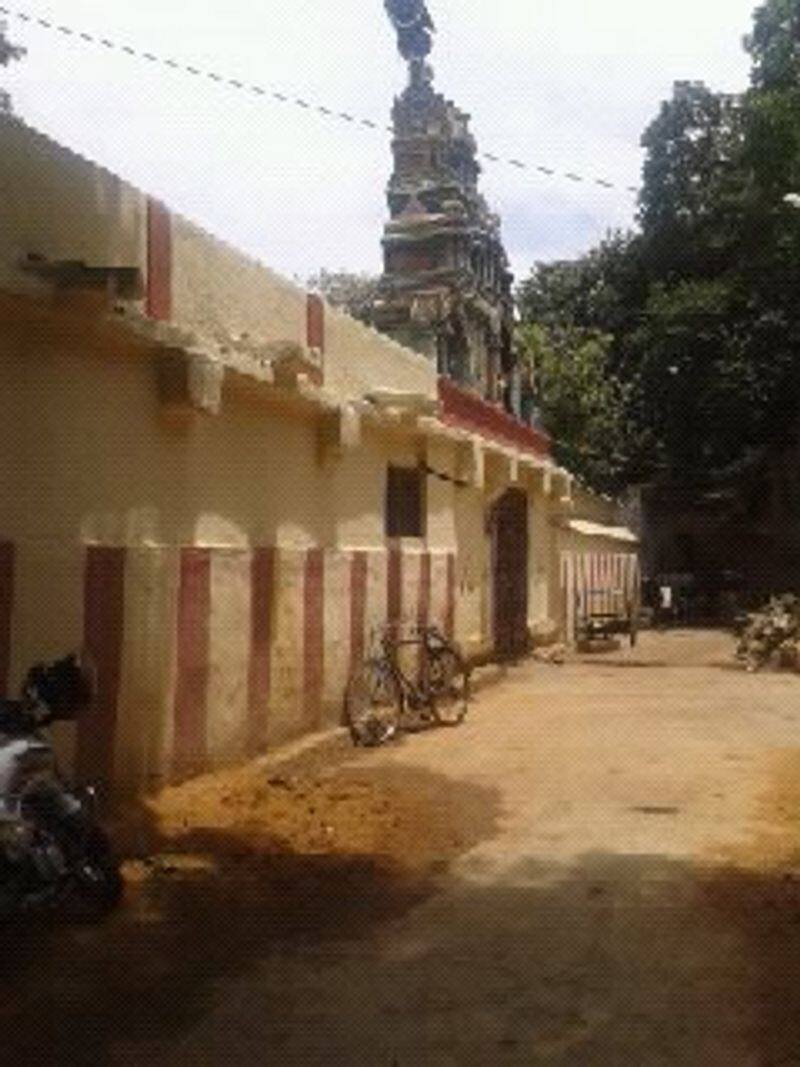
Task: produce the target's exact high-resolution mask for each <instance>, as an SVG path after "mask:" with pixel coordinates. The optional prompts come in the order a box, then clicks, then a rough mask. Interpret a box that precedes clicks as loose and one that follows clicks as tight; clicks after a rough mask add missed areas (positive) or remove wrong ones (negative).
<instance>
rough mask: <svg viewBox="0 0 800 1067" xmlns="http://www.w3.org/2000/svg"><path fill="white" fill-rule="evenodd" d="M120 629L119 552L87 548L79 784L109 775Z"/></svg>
mask: <svg viewBox="0 0 800 1067" xmlns="http://www.w3.org/2000/svg"><path fill="white" fill-rule="evenodd" d="M124 631H125V549H124V548H122V547H118V546H114V545H90V546H89V547H88V548H87V549H86V557H85V569H84V580H83V644H84V649H85V650H86V652H87V653H88V655H89V657H90V658H91V661H92V664H93V666H94V669H95V672H96V692H95V698H94V700H93V702H92V707H91V709H90V710H89V711H88V712H87V713H85V714H84V715H82V716H81V717H80V718H79V719H78V748H77V769H78V775H79V777H80V778H81V779H82V780H83V781H87V782H96V783H101V784H106V785H107V784H108V783H109V782H110V781H111V779H112V777H113V774H114V740H115V736H116V732H117V706H118V701H119V687H120V677H121V674H122V643H123V637H124Z"/></svg>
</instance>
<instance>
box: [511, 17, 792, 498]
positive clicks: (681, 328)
mask: <svg viewBox="0 0 800 1067" xmlns="http://www.w3.org/2000/svg"><path fill="white" fill-rule="evenodd" d="M745 47H746V48H747V49H748V51H749V53H750V56H751V58H752V61H753V66H752V83H751V87H750V89H749V90H748V91H747V92H745V93H744V94H742V95H741V96H738V97H733V96H730V95H727V94H719V93H714V92H713V91H712V90H710V89H709V88H708V87H706V86H705V85H703V84H702V83H700V82H680V83H677V84H676V85H675V87H674V92H673V95H672V97H671V99H670V100H668V101H666V102H665V103H664V104H663V105H662V106H661V108H660V110H659V112H658V114H657V115H656V116H655V118H654V119H653V121H652V122H651V124H650V125H649V126H648V128H647V129H646V130H645V132H644V134H643V137H642V144H643V146H644V148H645V150H646V155H645V163H644V169H643V184H642V191H641V195H640V201H639V214H638V230H637V232H633V233H626V234H620V233H616V234H610V235H608V237H607V238H606V239H605V240H604V241H603V242H601V243H600V245H598V246H597V247H596V248H594V249H592V250H591V251H589V252H588V253H587V254H586V255H584V256H581V257H580V258H579V259H577V260H574V261H571V262H560V263H550V264H536V265H535V267H534V269H533V271H532V273H531V276H530V277H529V278H528V279H527V280H526V281H525V282H524V283H523V284H522V286H521V287H520V290H519V301H520V311H521V315H522V319H523V322H524V323H526V324H528V327H530V326H531V325H532V324H535V325H536V327H537V328H538V329H539V330H541V331H542V334H543V337H544V342H543V344H542V345H540V350H541V351H540V352H539V353H538V355H537V358H539V359H540V360H543V361H544V363H545V364H546V365H547V366H548V368H549V369H548V374H549V376H550V378H551V384H550V386H549V388H550V390H551V395H552V389H553V386H552V378H553V376H554V375H558V374H561V375H562V376H563V378H564V386H563V390H562V397H564V396H569V395H572V396H573V397H574V401H573V402H574V403H575V405H576V411H575V415H574V418H572V419H570V418H567V417H566V416H565V413H564V411H563V407H559V406H556V407H553V408H551V406H550V400H549V399H547V398H546V397H545V398H544V400H543V401H542V402H541V403H540V407H541V413H542V418H543V420H544V422H545V425H546V426H547V427H548V428H549V429H550V430H551V432H554V433H555V434H556V436H558V435H559V434H566V435H567V438H568V440H567V441H566V442H565V444H564V446H563V447H568V448H571V449H572V450H573V451H574V452H576V453H578V452H579V451H580V449H581V448H582V447H589V440H590V438H591V439H592V446H591V447H592V448H594V447H596V438H597V430H596V427H597V426H599V425H601V424H602V420H601V419H599V418H598V419H595V420H594V421H592V420H590V421H589V422H586V421H585V420H584V419H583V415H584V414H585V412H584V402H583V400H582V399H581V398H580V396H577V395H575V388H574V386H575V369H576V363H575V359H576V358H577V362H578V364H581V363H582V362H583V361H584V356H580V357H576V356H575V353H577V352H578V351H580V349H581V345H582V343H583V339H584V338H585V337H586V336H589V335H590V334H591V332H592V331H596V332H597V333H599V334H602V335H603V337H604V338H606V339H607V340H606V341H604V349H605V373H606V374H607V375H608V378H609V381H610V383H611V385H610V387H609V391H608V394H607V395H606V396H605V398H604V399H603V403H608V405H609V413H610V414H609V419H610V421H609V426H607V427H606V430H605V431H604V432H606V433H607V435H608V445H607V447H608V450H609V462H607V463H606V464H602V463H600V464H595V467H594V469H593V473H594V475H595V476H597V475H598V474H599V475H600V478H601V480H602V481H604V487H605V485H606V484H607V480H605V475H606V474H609V473H610V474H611V476H612V477H616V478H617V482H618V484H619V485H622V484H623V483H625V482H630V481H634V480H641V479H646V478H649V477H652V476H653V475H656V474H663V473H669V474H670V475H671V476H672V477H676V478H688V477H696V476H697V475H702V474H704V473H710V472H713V471H716V470H719V469H720V468H724V467H725V466H727V465H728V464H731V463H733V462H735V461H737V460H738V459H740V458H741V457H742V456H743V455H745V454H747V453H748V452H749V451H750V450H752V449H754V448H758V447H760V446H762V445H763V444H766V443H768V442H769V441H770V440H772V439H774V438H775V437H776V435H779V434H781V433H782V432H783V431H784V429H785V427H786V425H787V422H788V421H789V420H791V419H797V417H798V408H799V407H800V382H799V381H798V369H797V365H798V363H800V361H798V359H797V353H798V351H800V300H798V298H797V294H798V293H800V211H797V210H796V209H794V208H792V207H791V206H790V205H789V204H788V203H787V202H786V201H785V197H786V194H787V193H790V192H800V0H768V2H767V3H764V4H763V5H762V6H761V7H759V8H758V10H757V11H756V12H755V14H754V20H753V29H752V33H751V34H750V36H749V37H747V38H746V41H745ZM576 330H577V331H579V333H578V334H577V335H576V334H575V331H576ZM565 344H566V345H567V348H566V349H565V347H564V346H565ZM570 345H572V349H570V348H569V346H570ZM542 351H545V352H546V353H548V354H544V355H542V354H541V352H542ZM557 351H560V352H561V360H560V362H558V361H555V362H554V361H553V359H552V357H551V355H550V354H549V353H552V352H557ZM548 361H549V362H548ZM594 395H595V396H598V395H600V394H598V393H597V391H596V390H595V394H594ZM612 425H613V426H614V427H617V429H616V431H612V430H611V428H610V426H612ZM612 455H613V456H614V457H615V458H614V460H613V462H612V461H611V459H610V457H611V456H612Z"/></svg>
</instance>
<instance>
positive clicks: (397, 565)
mask: <svg viewBox="0 0 800 1067" xmlns="http://www.w3.org/2000/svg"><path fill="white" fill-rule="evenodd" d="M402 615H403V553H402V551H401V550H400V549H399V548H390V549H389V565H388V568H387V572H386V617H387V620H388V621H389V622H394V623H397V622H400V619H401V618H402Z"/></svg>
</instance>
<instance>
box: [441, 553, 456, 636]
mask: <svg viewBox="0 0 800 1067" xmlns="http://www.w3.org/2000/svg"><path fill="white" fill-rule="evenodd" d="M444 632H445V635H446V636H447V637H448V638H450V640H452V639H453V637H454V636H455V632H456V557H455V556H454V555H453V554H452V553H450V554H449V555H448V557H447V590H446V599H445V610H444Z"/></svg>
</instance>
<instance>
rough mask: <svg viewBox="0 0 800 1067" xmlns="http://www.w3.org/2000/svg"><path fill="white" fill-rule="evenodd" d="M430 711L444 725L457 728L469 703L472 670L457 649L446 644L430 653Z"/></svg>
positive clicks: (431, 650)
mask: <svg viewBox="0 0 800 1067" xmlns="http://www.w3.org/2000/svg"><path fill="white" fill-rule="evenodd" d="M428 688H429V692H430V697H431V708H432V709H433V714H434V716H435V718H436V721H437V722H438V723H439V724H440V725H442V726H458V724H459V723H460V722H462V721H463V719H464V716H465V715H466V714H467V705H468V704H469V669H468V668H467V665H466V663H465V661H464V658H463V656H462V655H461V654H460V652H458V651H457V650H456V649H454V648H452V647H450V646H449V645H445V646H443V647H441V648H433V649H430V650H429V652H428Z"/></svg>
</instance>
